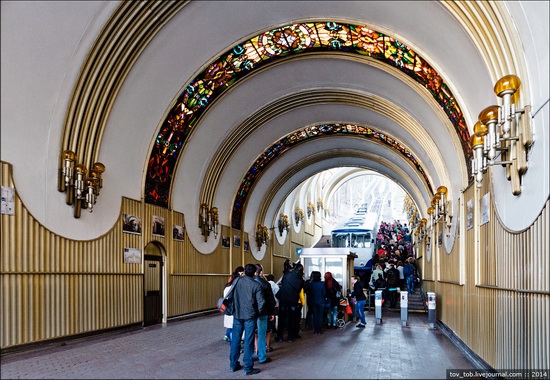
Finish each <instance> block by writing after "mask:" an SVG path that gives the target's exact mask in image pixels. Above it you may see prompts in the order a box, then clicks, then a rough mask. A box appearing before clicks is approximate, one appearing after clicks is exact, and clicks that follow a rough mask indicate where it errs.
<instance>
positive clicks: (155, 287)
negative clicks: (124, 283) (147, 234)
mask: <svg viewBox="0 0 550 380" xmlns="http://www.w3.org/2000/svg"><path fill="white" fill-rule="evenodd" d="M163 253H164V248H163V247H162V245H161V244H159V243H157V242H151V243H149V244H147V246H146V247H145V255H144V261H143V265H144V269H143V293H144V299H143V325H144V326H149V325H154V324H157V323H161V322H162V292H163V289H162V283H163V281H162V278H163V277H162V276H163V266H164V255H163Z"/></svg>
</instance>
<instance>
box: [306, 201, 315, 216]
mask: <svg viewBox="0 0 550 380" xmlns="http://www.w3.org/2000/svg"><path fill="white" fill-rule="evenodd" d="M311 215H315V205H314V204H313V202H309V203H308V205H307V217H308V218H311Z"/></svg>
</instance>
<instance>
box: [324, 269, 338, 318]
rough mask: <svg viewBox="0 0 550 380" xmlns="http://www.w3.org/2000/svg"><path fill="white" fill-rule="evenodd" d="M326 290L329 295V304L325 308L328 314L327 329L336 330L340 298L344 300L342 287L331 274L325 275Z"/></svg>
mask: <svg viewBox="0 0 550 380" xmlns="http://www.w3.org/2000/svg"><path fill="white" fill-rule="evenodd" d="M325 290H326V293H327V303H326V306H325V310H326V312H327V328H329V329H331V328H334V329H336V328H337V326H336V319H337V318H338V306H339V305H340V298H342V285H340V284H339V283H338V281H336V280H335V279H334V277H332V273H331V272H326V273H325Z"/></svg>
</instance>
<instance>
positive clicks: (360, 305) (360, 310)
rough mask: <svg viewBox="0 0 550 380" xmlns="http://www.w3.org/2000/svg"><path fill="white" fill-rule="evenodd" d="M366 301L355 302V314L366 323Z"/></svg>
mask: <svg viewBox="0 0 550 380" xmlns="http://www.w3.org/2000/svg"><path fill="white" fill-rule="evenodd" d="M365 303H367V300H362V301H357V303H356V304H355V315H357V316H358V317H359V319H361V323H362V324H364V325H366V324H367V322H366V321H365ZM233 329H234V327H233Z"/></svg>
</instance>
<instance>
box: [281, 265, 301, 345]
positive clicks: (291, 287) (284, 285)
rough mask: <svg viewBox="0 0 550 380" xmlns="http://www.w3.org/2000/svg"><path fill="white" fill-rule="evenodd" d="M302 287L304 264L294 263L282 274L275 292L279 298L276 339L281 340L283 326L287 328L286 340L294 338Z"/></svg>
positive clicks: (290, 340) (291, 340)
mask: <svg viewBox="0 0 550 380" xmlns="http://www.w3.org/2000/svg"><path fill="white" fill-rule="evenodd" d="M303 287H304V266H303V265H302V264H296V265H295V266H294V268H292V270H288V271H286V272H285V273H284V274H283V278H282V280H281V286H280V288H279V291H278V292H277V298H278V299H279V325H278V326H277V338H276V341H281V340H283V333H284V331H285V327H286V328H287V330H288V341H289V342H293V341H294V339H295V338H296V335H297V331H296V310H297V308H298V299H299V298H300V291H301V290H302V288H303Z"/></svg>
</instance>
